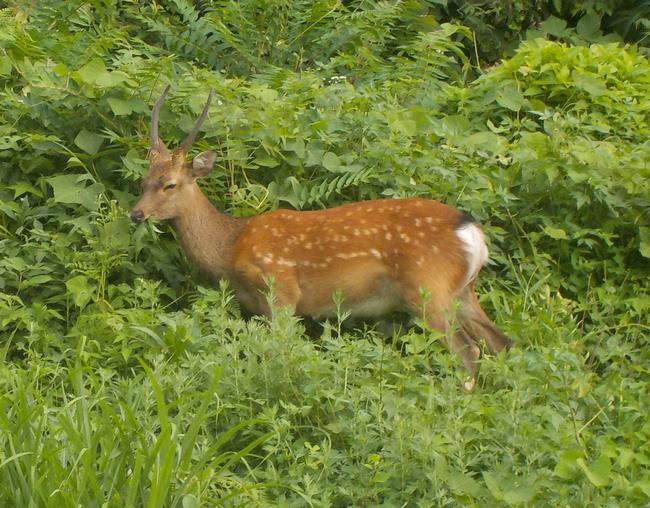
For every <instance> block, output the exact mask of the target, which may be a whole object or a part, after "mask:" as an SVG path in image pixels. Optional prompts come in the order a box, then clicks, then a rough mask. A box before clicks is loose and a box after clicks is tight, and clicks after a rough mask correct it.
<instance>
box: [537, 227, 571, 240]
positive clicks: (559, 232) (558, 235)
mask: <svg viewBox="0 0 650 508" xmlns="http://www.w3.org/2000/svg"><path fill="white" fill-rule="evenodd" d="M543 231H544V233H546V234H547V235H548V236H550V237H551V238H555V239H556V240H566V238H567V234H566V231H564V229H560V228H554V227H553V226H545V227H544V229H543Z"/></svg>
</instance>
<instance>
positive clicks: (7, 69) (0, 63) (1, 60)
mask: <svg viewBox="0 0 650 508" xmlns="http://www.w3.org/2000/svg"><path fill="white" fill-rule="evenodd" d="M12 69H13V66H12V64H11V59H10V58H9V57H8V56H7V55H0V76H9V74H11V70H12Z"/></svg>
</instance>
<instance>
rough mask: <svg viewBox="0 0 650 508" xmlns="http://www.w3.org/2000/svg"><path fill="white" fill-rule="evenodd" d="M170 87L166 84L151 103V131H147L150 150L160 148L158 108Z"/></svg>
mask: <svg viewBox="0 0 650 508" xmlns="http://www.w3.org/2000/svg"><path fill="white" fill-rule="evenodd" d="M170 89H171V85H167V86H166V87H165V89H164V90H163V93H162V95H161V96H160V98H159V99H158V100H157V101H156V103H155V104H154V105H153V109H152V110H151V131H150V132H149V144H150V146H151V149H152V150H157V149H159V148H160V138H159V137H158V116H159V115H160V108H161V106H162V105H163V102H165V98H166V97H167V94H168V93H169V90H170Z"/></svg>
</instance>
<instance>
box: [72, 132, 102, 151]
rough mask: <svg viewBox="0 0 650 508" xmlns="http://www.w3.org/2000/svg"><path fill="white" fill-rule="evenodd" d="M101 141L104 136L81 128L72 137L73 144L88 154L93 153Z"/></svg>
mask: <svg viewBox="0 0 650 508" xmlns="http://www.w3.org/2000/svg"><path fill="white" fill-rule="evenodd" d="M103 142H104V138H102V137H101V136H100V135H99V134H95V133H94V132H89V131H87V130H86V129H81V130H80V131H79V134H77V137H76V138H74V144H75V145H77V146H78V147H79V148H81V149H82V150H83V151H84V152H86V153H88V154H90V155H95V154H96V153H97V152H98V151H99V148H100V147H101V146H102V143H103Z"/></svg>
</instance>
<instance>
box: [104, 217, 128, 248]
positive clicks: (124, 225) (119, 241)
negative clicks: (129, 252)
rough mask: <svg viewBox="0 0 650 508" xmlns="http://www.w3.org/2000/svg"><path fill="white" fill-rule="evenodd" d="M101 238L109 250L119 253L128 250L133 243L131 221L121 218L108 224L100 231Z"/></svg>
mask: <svg viewBox="0 0 650 508" xmlns="http://www.w3.org/2000/svg"><path fill="white" fill-rule="evenodd" d="M99 237H100V239H101V242H102V243H103V244H104V245H105V246H106V247H108V248H111V249H114V250H118V251H121V250H124V249H126V248H127V247H128V246H129V245H130V243H131V232H130V228H129V220H128V219H127V218H126V217H121V218H119V219H115V220H113V221H110V222H106V223H105V224H103V225H102V226H101V228H100V229H99Z"/></svg>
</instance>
